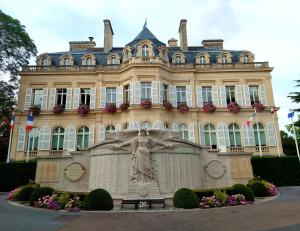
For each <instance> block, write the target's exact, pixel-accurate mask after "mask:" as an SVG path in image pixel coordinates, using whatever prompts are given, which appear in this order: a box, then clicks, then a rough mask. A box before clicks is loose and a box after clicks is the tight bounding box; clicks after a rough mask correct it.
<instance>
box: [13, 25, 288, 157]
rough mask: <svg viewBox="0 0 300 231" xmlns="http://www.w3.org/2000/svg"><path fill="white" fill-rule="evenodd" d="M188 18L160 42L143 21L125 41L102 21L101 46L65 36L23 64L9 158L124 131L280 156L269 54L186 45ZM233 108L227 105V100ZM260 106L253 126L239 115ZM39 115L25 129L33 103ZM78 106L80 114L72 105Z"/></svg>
mask: <svg viewBox="0 0 300 231" xmlns="http://www.w3.org/2000/svg"><path fill="white" fill-rule="evenodd" d="M186 24H187V21H186V20H181V21H180V26H179V40H180V44H179V45H178V42H177V40H176V39H174V38H172V39H170V40H169V41H168V44H165V43H163V42H161V41H159V40H158V39H157V38H156V37H155V36H154V35H153V33H152V32H151V31H150V30H149V29H148V28H147V25H144V27H143V29H142V31H141V32H140V33H139V34H138V35H137V36H136V38H134V39H133V40H132V41H131V42H130V43H128V44H126V45H125V46H124V47H113V35H114V33H113V29H112V26H111V23H110V21H109V20H104V46H103V47H96V43H95V42H94V41H93V38H92V37H90V38H89V40H88V41H73V42H70V43H69V44H70V49H69V50H68V51H65V52H55V53H44V54H41V55H40V56H38V57H37V64H36V66H25V67H23V69H22V71H21V73H20V75H21V80H20V89H19V98H18V109H17V110H16V112H15V115H16V117H15V127H14V130H13V138H12V149H11V159H13V160H20V159H24V158H25V155H26V153H27V150H29V152H28V153H29V155H30V157H31V158H35V157H36V156H53V157H55V156H61V155H67V154H68V152H69V151H76V150H78V149H81V148H88V147H90V146H92V145H94V144H96V143H98V142H100V141H104V140H105V136H106V134H107V133H111V132H114V131H120V130H126V129H136V130H140V129H142V128H145V129H168V130H172V131H177V132H178V133H179V135H180V137H181V138H183V139H186V140H189V141H191V142H195V143H198V144H200V145H201V146H204V147H207V148H210V149H213V150H215V151H220V152H227V153H233V152H237V153H238V152H251V153H254V154H259V153H262V154H263V155H279V154H282V145H281V140H280V133H279V127H278V118H277V113H276V111H275V112H274V113H273V114H272V113H271V112H270V110H271V108H272V107H273V106H274V97H273V91H272V84H271V74H270V73H271V71H272V68H271V67H269V65H268V62H255V61H254V54H252V53H251V52H250V51H245V50H227V49H224V48H223V40H219V39H218V40H203V42H202V46H188V39H187V27H186ZM229 104H230V105H231V104H234V106H237V107H236V108H234V109H233V110H232V109H230V107H229V106H228V105H229ZM254 104H259V105H260V106H261V107H262V108H263V109H262V110H260V111H259V112H258V111H257V113H256V117H255V118H254V119H253V120H252V122H251V124H250V126H246V124H245V122H246V121H247V120H248V119H249V118H250V117H251V115H252V114H253V112H254V109H253V107H252V106H253V105H254ZM33 106H34V107H38V108H39V109H40V113H39V115H38V116H35V117H34V128H33V129H32V130H31V132H30V133H27V132H26V131H25V127H26V120H27V115H28V112H29V111H30V110H32V107H33ZM79 112H80V113H79Z"/></svg>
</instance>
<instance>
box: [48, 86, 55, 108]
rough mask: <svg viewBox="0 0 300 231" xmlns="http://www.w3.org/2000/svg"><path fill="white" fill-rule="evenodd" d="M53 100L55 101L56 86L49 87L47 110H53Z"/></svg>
mask: <svg viewBox="0 0 300 231" xmlns="http://www.w3.org/2000/svg"><path fill="white" fill-rule="evenodd" d="M55 101H56V88H51V89H50V96H49V105H48V109H49V110H53V108H54V106H55Z"/></svg>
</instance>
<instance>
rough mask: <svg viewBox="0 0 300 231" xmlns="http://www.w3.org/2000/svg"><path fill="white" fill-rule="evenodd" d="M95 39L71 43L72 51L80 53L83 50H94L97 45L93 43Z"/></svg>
mask: <svg viewBox="0 0 300 231" xmlns="http://www.w3.org/2000/svg"><path fill="white" fill-rule="evenodd" d="M93 39H94V38H93V37H89V41H71V42H69V44H70V51H79V50H83V49H89V48H94V47H95V46H96V43H95V42H94V41H93Z"/></svg>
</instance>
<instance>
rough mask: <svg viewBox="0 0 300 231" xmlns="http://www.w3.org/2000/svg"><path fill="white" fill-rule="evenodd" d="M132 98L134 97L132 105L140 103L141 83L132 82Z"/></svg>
mask: <svg viewBox="0 0 300 231" xmlns="http://www.w3.org/2000/svg"><path fill="white" fill-rule="evenodd" d="M133 97H134V102H133V103H134V104H140V103H141V82H140V81H136V82H133Z"/></svg>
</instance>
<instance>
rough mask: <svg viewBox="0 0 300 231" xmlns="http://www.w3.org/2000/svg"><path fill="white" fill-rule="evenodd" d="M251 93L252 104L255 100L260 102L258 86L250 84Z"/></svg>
mask: <svg viewBox="0 0 300 231" xmlns="http://www.w3.org/2000/svg"><path fill="white" fill-rule="evenodd" d="M249 93H250V101H251V105H252V104H254V103H255V102H259V93H258V86H254V85H252V86H249Z"/></svg>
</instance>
